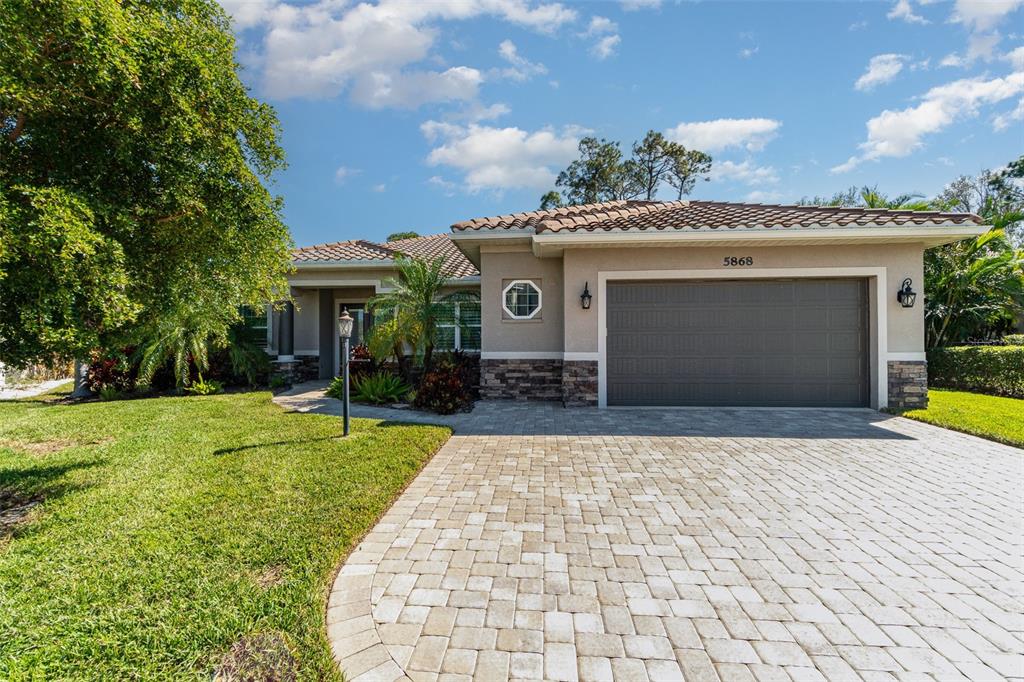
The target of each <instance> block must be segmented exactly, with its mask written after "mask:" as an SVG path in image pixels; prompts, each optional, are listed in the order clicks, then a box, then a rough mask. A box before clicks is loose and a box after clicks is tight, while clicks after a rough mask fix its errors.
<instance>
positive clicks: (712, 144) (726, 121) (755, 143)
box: [665, 118, 782, 152]
mask: <svg viewBox="0 0 1024 682" xmlns="http://www.w3.org/2000/svg"><path fill="white" fill-rule="evenodd" d="M781 126H782V122H781V121H775V120H772V119H770V118H719V119H716V120H714V121H698V122H694V123H680V124H679V125H677V126H676V127H675V128H669V129H668V130H667V131H666V132H665V134H666V136H668V138H669V139H670V140H673V141H675V142H679V143H680V144H682V145H684V146H686V147H689V148H691V149H699V150H701V151H704V152H716V151H720V150H722V149H728V148H729V147H742V148H744V149H746V150H747V151H752V152H753V151H759V150H761V149H764V146H765V145H766V144H768V142H770V141H771V140H772V139H773V138H774V137H775V136H776V134H777V133H778V130H779V128H780V127H781Z"/></svg>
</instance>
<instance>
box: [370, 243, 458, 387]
mask: <svg viewBox="0 0 1024 682" xmlns="http://www.w3.org/2000/svg"><path fill="white" fill-rule="evenodd" d="M395 264H396V266H397V267H398V278H397V279H396V280H395V281H394V282H393V283H392V289H391V291H388V292H385V293H382V294H378V295H377V296H374V297H373V298H372V299H370V301H369V302H368V304H367V306H368V308H369V309H370V310H371V311H372V312H373V313H374V314H375V315H379V316H380V317H381V318H383V320H382V323H381V324H380V325H379V327H380V331H377V326H375V327H374V333H373V334H371V336H373V337H375V338H373V339H372V341H371V344H370V346H371V350H370V352H371V353H373V351H374V349H375V348H376V349H377V351H378V353H379V351H381V350H383V349H388V350H389V351H390V352H387V353H386V355H391V354H394V355H395V356H396V359H398V360H399V362H400V363H401V360H402V355H403V354H404V349H405V347H406V346H407V347H409V348H411V349H412V350H413V352H414V353H415V354H417V355H422V358H423V369H424V371H429V370H430V367H431V363H432V361H433V356H434V343H435V341H436V339H437V327H438V324H439V323H441V322H444V321H446V320H448V319H450V318H451V315H452V312H451V311H452V309H453V307H454V305H455V304H456V303H458V302H460V301H475V300H477V297H476V295H475V294H471V293H466V292H456V293H452V294H447V295H443V294H442V293H441V292H442V290H443V289H444V287H445V286H446V285H447V284H448V283H449V276H448V275H447V274H446V273H445V272H444V259H443V258H435V259H434V260H421V259H413V258H397V259H396V261H395ZM378 353H374V355H375V356H377V357H380V355H379V354H378Z"/></svg>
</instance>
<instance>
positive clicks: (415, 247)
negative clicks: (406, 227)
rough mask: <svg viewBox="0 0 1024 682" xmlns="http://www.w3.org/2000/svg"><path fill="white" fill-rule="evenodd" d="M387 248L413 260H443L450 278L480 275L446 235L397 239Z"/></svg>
mask: <svg viewBox="0 0 1024 682" xmlns="http://www.w3.org/2000/svg"><path fill="white" fill-rule="evenodd" d="M388 247H390V248H392V249H394V250H395V251H399V252H401V253H404V254H405V255H407V256H411V257H413V258H424V259H428V260H433V259H434V258H438V257H441V258H444V264H445V270H446V271H447V273H448V275H450V276H451V277H473V276H476V275H479V274H480V271H479V270H477V269H476V266H475V265H473V264H472V263H471V262H469V259H468V258H466V255H465V254H464V253H462V251H460V250H459V247H457V246H455V242H453V241H452V240H451V237H450V236H449V235H448V234H447V233H443V234H432V235H429V236H426V237H414V238H412V239H399V240H397V241H393V242H388Z"/></svg>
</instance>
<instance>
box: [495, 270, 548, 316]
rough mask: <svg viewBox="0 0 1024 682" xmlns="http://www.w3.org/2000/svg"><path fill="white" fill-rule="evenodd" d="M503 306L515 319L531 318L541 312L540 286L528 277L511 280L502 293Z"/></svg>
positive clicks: (506, 312)
mask: <svg viewBox="0 0 1024 682" xmlns="http://www.w3.org/2000/svg"><path fill="white" fill-rule="evenodd" d="M502 307H503V308H504V309H505V314H506V315H508V316H509V317H511V318H512V319H513V320H529V319H532V318H534V317H536V315H537V313H539V312H540V307H541V294H540V287H538V286H537V285H536V284H534V283H533V282H531V281H530V280H528V279H517V280H515V281H513V282H510V283H509V285H508V286H506V287H505V290H504V292H503V294H502Z"/></svg>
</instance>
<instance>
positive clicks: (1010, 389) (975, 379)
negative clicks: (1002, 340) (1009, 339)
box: [928, 346, 1024, 398]
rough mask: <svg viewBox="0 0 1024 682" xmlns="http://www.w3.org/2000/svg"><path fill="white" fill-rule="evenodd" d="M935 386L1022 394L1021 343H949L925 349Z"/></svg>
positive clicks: (1023, 359) (1023, 362) (1023, 363)
mask: <svg viewBox="0 0 1024 682" xmlns="http://www.w3.org/2000/svg"><path fill="white" fill-rule="evenodd" d="M928 383H929V384H930V385H932V386H935V387H936V388H956V389H960V390H963V391H974V392H976V393H987V394H989V395H1005V396H1010V397H1012V398H1024V346H951V347H948V348H934V349H932V350H930V351H928Z"/></svg>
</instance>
